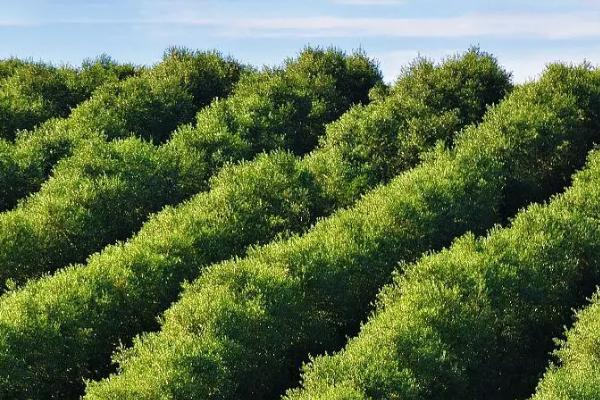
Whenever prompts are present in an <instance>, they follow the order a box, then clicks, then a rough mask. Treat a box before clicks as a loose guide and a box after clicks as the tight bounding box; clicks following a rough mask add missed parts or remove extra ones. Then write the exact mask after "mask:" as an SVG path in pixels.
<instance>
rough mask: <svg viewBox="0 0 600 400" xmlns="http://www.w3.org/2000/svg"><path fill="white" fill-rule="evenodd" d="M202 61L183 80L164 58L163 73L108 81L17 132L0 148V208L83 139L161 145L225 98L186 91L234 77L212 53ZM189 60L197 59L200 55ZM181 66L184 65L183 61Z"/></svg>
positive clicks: (227, 65)
mask: <svg viewBox="0 0 600 400" xmlns="http://www.w3.org/2000/svg"><path fill="white" fill-rule="evenodd" d="M206 57H207V59H208V61H209V62H208V63H207V64H203V63H201V62H198V63H194V62H192V63H191V64H192V67H193V68H197V69H201V67H202V68H204V71H203V73H200V72H196V73H194V74H191V73H190V74H187V75H185V74H184V75H183V76H184V77H188V79H187V80H185V79H184V81H182V80H181V76H177V75H175V73H176V72H177V73H179V72H182V71H185V67H181V68H180V70H177V69H176V67H175V65H176V62H175V61H173V60H170V59H169V60H165V63H168V64H169V65H168V66H163V65H162V64H159V65H158V66H156V67H155V68H156V69H160V70H162V71H164V73H163V75H160V74H159V76H157V77H153V76H152V73H151V71H150V72H146V73H142V74H141V75H139V76H132V77H130V78H128V79H125V80H123V81H121V82H112V81H109V82H108V83H106V84H105V85H101V86H100V87H99V88H98V89H96V90H95V91H94V93H93V95H92V96H91V98H90V99H89V100H87V101H84V102H82V103H81V104H79V105H78V106H77V107H76V108H75V109H73V111H72V113H71V115H70V117H69V118H67V119H64V120H52V121H48V122H47V123H44V124H42V125H41V126H40V127H39V128H37V129H35V130H33V131H24V132H21V133H20V134H19V135H18V137H17V139H16V141H15V144H14V145H13V146H4V145H3V146H1V147H0V151H2V154H1V155H0V159H3V160H6V161H5V162H6V164H7V165H8V166H10V167H11V168H12V169H8V170H4V169H2V170H0V183H1V184H2V185H1V186H2V189H1V192H0V193H1V194H2V196H1V197H0V210H5V209H8V208H11V207H13V206H14V205H15V204H16V202H17V200H18V199H20V198H23V197H24V196H26V195H27V194H29V193H31V192H33V191H35V190H37V189H38V188H39V187H40V185H41V184H42V182H43V181H44V180H45V179H46V178H47V176H48V174H49V173H50V171H51V169H52V167H53V166H54V164H55V163H56V162H57V161H58V160H59V159H62V158H64V157H67V156H69V155H71V154H72V153H73V151H74V149H76V148H77V147H78V146H79V145H80V144H81V143H85V142H86V141H87V140H88V139H89V138H93V137H98V136H101V137H106V138H108V139H115V138H123V137H128V136H139V137H144V138H147V139H153V140H156V141H164V140H166V139H167V138H168V135H169V134H170V133H171V132H172V131H173V130H174V129H175V128H176V127H177V126H178V125H180V124H183V123H187V122H190V121H191V120H192V119H193V116H194V112H195V111H196V109H197V104H199V103H202V102H204V103H203V104H202V105H206V104H207V103H208V101H209V100H210V99H211V98H213V97H218V96H225V95H227V94H228V92H216V93H205V94H204V96H203V97H202V99H195V98H194V97H193V95H192V94H191V93H190V92H189V90H188V88H191V87H192V86H194V85H195V86H200V83H198V82H193V78H195V77H197V78H198V79H207V80H211V81H218V80H219V79H221V78H223V79H229V78H232V79H235V78H236V77H237V75H235V74H231V75H232V76H229V75H227V74H223V73H222V70H223V69H228V68H229V69H232V70H235V69H236V68H237V67H236V66H237V64H236V63H235V62H233V61H231V60H222V62H221V63H220V64H219V63H218V62H216V59H215V57H216V55H214V54H213V53H208V55H207V56H206ZM190 58H191V59H193V60H196V58H197V59H199V60H203V59H204V53H198V54H194V55H193V56H190ZM182 63H184V64H186V65H187V64H189V59H185V60H183V61H182ZM169 71H172V73H170V72H169ZM166 75H168V76H166ZM232 84H233V83H228V84H224V85H223V86H225V87H229V85H232ZM211 86H214V87H218V86H219V85H217V84H216V83H213V85H211ZM15 166H16V167H15Z"/></svg>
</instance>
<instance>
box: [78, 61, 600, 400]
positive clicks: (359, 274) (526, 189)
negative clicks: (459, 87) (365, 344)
mask: <svg viewBox="0 0 600 400" xmlns="http://www.w3.org/2000/svg"><path fill="white" fill-rule="evenodd" d="M599 105H600V75H599V74H598V73H597V72H595V71H591V70H590V69H589V68H587V67H585V66H583V67H565V66H560V65H554V66H552V67H550V68H549V69H548V70H547V71H546V72H545V74H544V76H543V77H542V78H541V79H540V81H539V82H537V83H532V84H528V85H525V86H523V87H520V88H518V89H516V90H515V91H514V92H513V93H512V94H511V95H509V96H508V98H507V99H506V100H504V101H503V102H502V103H500V105H498V106H497V107H494V108H492V109H491V110H490V111H489V112H488V114H487V115H486V117H485V118H484V121H483V122H482V123H481V124H480V125H479V126H478V127H471V128H468V129H466V130H465V131H463V132H462V133H461V134H460V135H459V136H458V138H457V139H456V140H455V148H454V150H451V151H444V150H439V151H437V152H436V153H435V154H433V155H430V156H429V157H428V159H427V161H425V162H424V163H423V164H422V165H420V166H418V167H416V168H413V169H412V170H410V171H408V172H406V173H403V174H400V175H399V176H398V177H397V178H394V179H392V181H391V182H390V183H389V184H388V185H385V186H383V187H380V188H378V189H376V190H374V191H373V192H371V193H370V194H368V195H366V196H365V197H363V198H362V199H361V200H359V201H358V202H357V203H356V205H354V206H353V207H351V208H348V209H345V210H342V211H338V212H336V213H335V214H334V215H333V216H331V217H329V218H326V219H324V220H322V221H320V222H318V223H317V224H316V225H315V226H314V227H313V228H312V229H310V230H309V231H308V232H307V233H306V234H304V235H300V236H293V237H292V238H289V239H282V240H278V241H275V242H273V243H271V244H269V245H267V246H264V247H259V248H254V249H253V250H252V251H250V252H249V254H248V255H247V256H246V257H244V258H239V259H235V260H231V261H227V262H223V263H220V264H216V265H213V266H211V267H209V268H207V269H205V270H204V271H203V273H202V274H201V275H200V277H199V278H198V279H197V280H195V281H194V282H193V283H192V284H189V285H187V286H186V288H185V290H184V292H183V294H182V295H181V298H180V300H179V301H178V302H176V303H175V304H174V305H173V306H171V307H170V308H169V310H168V311H167V312H166V313H165V315H164V317H163V318H162V320H161V329H160V331H159V332H156V333H149V334H146V335H143V336H141V337H139V338H138V339H136V340H135V341H134V345H133V347H131V348H129V349H127V350H124V351H122V352H120V353H119V354H118V355H117V356H116V358H115V360H116V361H117V362H118V363H119V372H118V373H117V374H115V375H113V376H112V377H110V378H109V379H106V380H103V381H101V382H96V383H90V384H88V386H87V395H86V398H88V399H117V398H119V399H128V398H132V399H133V398H135V399H145V398H147V399H156V398H186V399H190V398H221V399H222V398H270V397H274V396H276V395H277V394H279V393H281V392H282V391H283V390H284V389H285V388H287V387H290V386H291V385H292V384H293V382H295V381H296V379H297V371H298V366H299V364H300V363H301V362H302V361H303V360H305V359H306V357H307V355H308V354H318V353H321V352H323V351H325V350H332V349H336V348H339V347H340V346H341V345H342V344H343V343H344V341H345V340H344V338H345V337H346V335H349V334H354V333H355V332H356V331H357V329H358V327H359V323H360V321H361V320H362V319H363V318H365V317H366V316H367V315H368V312H369V310H370V302H371V301H372V300H373V299H374V298H375V295H376V293H377V291H378V289H379V288H380V287H381V286H382V285H384V284H385V283H386V282H389V279H390V276H391V272H392V271H393V270H394V269H395V267H396V265H397V263H398V262H403V263H406V262H411V261H413V260H415V259H416V258H417V257H419V255H420V254H422V253H423V252H424V251H427V250H432V249H439V248H441V247H443V246H444V245H447V244H448V243H450V241H451V240H452V239H453V238H454V237H456V236H457V235H460V234H462V233H464V232H465V231H467V230H471V231H473V232H475V233H482V232H483V231H484V230H485V229H487V228H489V227H490V226H491V225H492V224H493V223H494V222H500V221H504V220H506V218H507V217H509V216H510V215H512V214H513V213H514V212H515V211H516V210H517V209H518V208H519V207H521V206H523V205H525V204H527V203H529V202H531V201H537V200H541V199H545V198H547V197H548V196H549V195H550V194H551V193H555V192H557V191H559V190H561V189H562V188H563V187H564V186H565V185H566V184H567V183H568V182H569V180H570V176H571V174H572V173H573V171H574V170H575V169H576V168H579V167H581V166H582V165H583V164H584V163H585V158H586V154H587V152H588V151H589V150H590V149H591V147H592V144H593V142H594V141H595V140H597V139H598V135H599V134H600V131H599V129H600V126H599V119H598V114H597V113H598V110H599V109H600V108H599V107H598V106H599ZM137 275H138V276H139V275H140V274H139V273H138V274H137ZM508 301H510V300H508ZM415 340H416V339H415ZM374 368H375V369H377V368H379V366H378V365H376V366H374ZM449 372H451V371H449ZM481 382H482V383H483V382H486V380H482V381H481Z"/></svg>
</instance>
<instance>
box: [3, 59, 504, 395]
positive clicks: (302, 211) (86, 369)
mask: <svg viewBox="0 0 600 400" xmlns="http://www.w3.org/2000/svg"><path fill="white" fill-rule="evenodd" d="M334 56H335V57H334ZM339 57H340V54H339V53H335V52H316V51H313V50H307V51H306V52H304V53H302V54H301V56H300V57H299V62H298V63H296V62H292V63H289V64H288V66H287V68H286V71H293V72H294V75H292V76H293V79H291V81H292V82H293V81H297V80H298V79H299V78H298V77H301V76H309V77H311V79H310V80H308V81H307V82H309V83H311V84H310V85H307V86H308V88H307V87H306V86H302V85H297V86H290V85H289V84H288V85H287V86H285V88H286V90H287V93H289V94H288V95H286V96H282V93H280V92H279V93H277V92H278V91H276V90H275V89H277V86H275V87H274V85H273V84H268V86H267V88H265V86H263V85H259V84H257V83H256V82H272V81H271V80H265V79H264V78H262V77H261V76H260V75H258V77H259V78H260V79H258V78H256V76H253V77H252V78H249V79H252V81H251V84H248V85H247V86H243V87H244V88H245V89H243V91H242V89H237V88H236V90H235V91H234V94H233V95H232V96H231V97H230V98H229V99H227V100H225V101H218V102H216V103H214V104H213V105H212V106H211V107H209V108H207V109H206V110H204V111H203V112H201V113H200V114H199V117H198V124H197V127H196V128H195V129H197V130H199V129H203V127H206V128H204V129H207V131H206V132H212V131H214V130H208V129H209V128H211V127H212V128H214V127H215V126H218V125H216V123H215V122H214V121H210V120H206V121H207V122H203V123H201V121H203V119H202V118H200V115H203V113H206V114H207V115H227V116H229V118H227V119H225V118H220V119H217V121H223V120H228V121H232V120H233V121H234V122H232V124H233V123H235V121H241V122H237V123H236V124H237V125H233V126H248V123H251V122H252V121H261V122H262V124H263V125H261V126H263V127H264V126H265V124H264V121H265V118H257V117H258V116H260V115H270V116H272V115H277V114H276V113H274V112H273V111H272V110H273V109H285V110H287V109H292V110H295V112H298V107H295V106H294V103H290V102H291V101H293V99H294V98H296V97H295V95H294V93H297V92H298V91H305V92H306V91H308V90H309V88H311V89H310V90H313V91H314V90H315V88H323V87H325V88H327V87H328V86H326V85H325V84H324V83H321V84H318V85H317V84H314V82H315V80H318V81H323V82H326V81H330V82H331V81H333V82H334V83H335V86H336V87H343V85H341V84H340V82H342V83H343V82H344V80H346V79H347V81H348V82H357V81H358V80H357V79H356V76H360V75H361V74H359V73H357V72H352V71H357V70H361V69H362V70H363V71H373V70H372V69H371V68H365V67H366V66H368V65H369V64H368V63H366V61H367V60H365V59H364V58H362V57H358V56H351V57H347V58H342V59H340V58H339ZM327 59H329V60H330V61H327V62H325V63H324V60H327ZM344 59H345V60H346V61H345V63H346V65H348V67H347V68H340V67H339V66H338V67H336V68H333V69H332V68H324V66H326V65H329V66H332V65H333V66H335V65H339V62H338V61H339V60H344ZM334 60H338V61H335V62H333V61H334ZM299 64H301V65H303V68H299ZM353 65H361V66H362V67H361V68H355V67H352V66H353ZM315 68H316V69H317V71H319V70H321V71H322V70H323V69H325V70H329V71H335V72H334V73H332V74H331V76H336V77H338V78H337V80H333V79H331V77H330V76H329V75H327V74H324V73H321V74H319V73H315V72H316V71H315ZM301 70H304V71H305V72H304V73H303V74H299V72H297V71H301ZM311 71H312V72H311ZM351 72H352V73H351ZM286 74H287V72H286ZM295 74H299V75H295ZM284 75H285V74H284ZM348 75H354V76H353V77H348ZM269 76H271V75H269ZM370 76H372V77H376V76H377V75H370ZM367 77H369V75H367ZM449 77H451V79H449ZM272 79H273V81H275V82H280V75H274V76H273V78H272ZM287 81H290V80H289V78H288V80H287ZM305 81H306V80H305ZM363 81H364V82H366V83H365V85H364V87H365V89H366V88H368V87H369V86H372V84H373V83H375V82H374V81H373V80H372V79H371V80H369V79H363ZM243 82H244V80H242V83H241V84H243ZM264 85H267V84H264ZM354 85H356V83H354ZM417 86H418V90H417V88H416V87H417ZM413 87H414V89H412V88H413ZM250 88H255V89H256V90H257V92H258V93H259V94H260V95H254V98H252V96H251V95H250ZM365 89H362V90H356V89H355V88H349V89H346V90H349V92H348V93H349V94H353V95H352V96H350V98H348V99H347V100H342V101H345V102H346V104H349V102H350V101H349V100H354V101H356V100H359V101H360V100H363V101H364V98H363V99H361V98H360V97H359V95H360V94H361V93H364V94H366V90H365ZM509 89H510V84H509V80H508V76H507V74H506V73H505V72H504V71H502V70H501V69H500V68H499V67H498V66H497V64H496V62H495V60H494V59H493V58H492V57H490V56H488V55H487V54H482V53H480V52H478V51H477V50H472V51H470V52H468V53H466V54H465V55H463V56H461V57H456V58H452V59H450V60H448V61H447V62H446V63H444V64H443V65H441V66H434V65H432V64H431V63H429V62H426V61H420V62H418V63H416V64H414V65H413V66H412V67H411V68H410V69H408V70H407V71H406V72H405V74H404V75H403V77H402V78H401V79H400V80H399V81H398V82H397V83H396V85H395V86H394V88H392V89H391V91H390V94H389V95H386V94H385V90H383V89H382V88H380V89H378V91H379V93H380V94H379V95H376V96H374V97H375V98H376V99H375V100H374V101H373V102H372V103H371V104H370V105H368V106H357V107H355V108H353V109H352V110H351V111H350V112H348V113H347V114H345V115H344V116H343V117H342V118H341V119H340V120H339V121H337V122H335V123H333V124H331V125H330V126H328V128H327V134H326V137H325V139H324V140H323V143H322V144H321V146H320V147H319V148H318V149H317V150H315V151H314V152H312V153H311V154H309V155H307V156H306V157H303V158H299V157H294V156H293V155H292V154H289V153H281V152H276V153H272V154H263V155H260V156H259V157H258V158H257V159H256V160H254V161H251V162H250V161H248V162H245V163H242V164H240V165H231V166H228V167H226V168H225V169H224V170H223V171H222V172H221V173H219V174H218V175H217V177H216V178H213V179H212V180H211V183H210V191H208V192H205V193H201V194H198V195H196V196H195V197H193V198H192V199H191V200H190V201H188V202H185V203H184V204H181V205H179V206H177V207H175V208H167V209H166V210H164V211H163V212H161V213H159V214H158V215H156V216H155V217H153V218H152V219H151V220H150V221H149V222H148V223H146V224H145V225H144V227H143V228H142V230H141V231H140V232H139V233H138V234H137V235H136V236H134V237H133V238H132V239H131V240H129V241H128V242H126V243H124V244H120V245H117V246H111V247H108V248H107V249H106V250H105V251H103V252H102V253H100V254H97V255H94V256H92V257H91V258H90V260H89V262H88V264H87V265H86V266H85V267H83V266H72V267H69V268H67V269H64V270H62V271H60V272H58V273H57V274H56V275H54V276H52V277H48V278H44V279H41V280H39V281H37V282H31V283H29V284H27V285H26V286H25V287H24V288H23V289H22V290H16V291H12V292H9V293H8V294H6V295H5V296H4V297H3V299H2V301H1V302H0V319H2V324H4V323H6V325H2V324H0V348H2V349H3V352H2V354H3V356H0V370H2V373H1V374H0V375H1V376H5V377H9V376H10V377H13V378H12V379H5V380H4V381H2V382H1V386H0V388H1V390H2V393H3V395H5V396H12V397H20V396H29V397H39V398H44V397H48V396H58V395H60V396H63V397H76V396H77V395H78V394H79V393H80V391H81V389H82V388H81V384H82V381H81V379H82V377H86V378H97V377H102V376H103V375H105V374H106V373H107V372H108V370H109V355H110V354H111V352H112V351H113V350H114V349H115V346H116V345H117V344H118V343H119V342H125V343H128V342H130V340H131V338H132V336H133V334H135V333H138V332H143V331H146V330H151V329H155V328H156V327H157V326H156V320H155V318H156V316H157V315H158V314H159V313H160V312H161V311H162V310H164V309H165V308H166V307H167V306H168V305H169V304H170V302H172V301H173V300H174V299H176V297H177V294H178V292H179V288H180V284H181V282H182V281H183V280H184V279H193V278H194V277H196V276H197V275H198V273H200V269H201V268H202V267H204V266H207V265H209V264H211V263H213V262H216V261H219V260H223V259H226V258H228V257H230V256H231V255H240V254H242V253H243V252H244V251H245V249H246V247H247V246H249V245H251V244H253V243H264V242H266V241H269V240H270V239H272V238H274V237H275V236H276V235H287V234H288V233H290V232H300V231H302V230H304V229H306V228H307V227H308V226H309V225H310V224H311V223H312V222H313V221H315V219H316V218H317V217H319V216H321V215H324V214H327V213H329V212H330V211H331V210H334V209H335V208H338V207H340V206H344V205H348V204H350V203H351V202H352V201H353V200H354V199H356V198H358V197H359V196H360V194H361V193H364V192H365V191H366V190H367V189H368V188H369V187H372V186H373V185H375V184H377V183H379V182H382V181H385V180H387V179H389V177H390V175H391V174H392V173H398V172H399V171H400V170H402V169H404V168H408V167H410V166H412V165H414V164H415V163H417V162H418V160H419V157H420V156H421V155H423V154H425V153H426V152H427V151H428V150H430V149H431V148H432V147H433V145H434V144H435V142H436V140H438V139H441V140H443V141H446V142H448V143H451V142H452V138H453V136H454V133H455V132H456V131H457V130H459V129H460V127H462V126H463V125H465V124H468V123H470V122H474V121H477V120H478V119H479V118H481V116H482V115H483V113H484V112H485V110H486V103H488V102H495V101H498V100H499V99H500V98H502V96H504V94H505V93H506V92H507V91H508V90H509ZM327 92H330V93H333V94H334V95H335V97H331V99H332V100H330V101H329V102H324V101H323V100H322V98H327V97H325V96H322V97H321V99H318V101H315V102H313V103H316V104H330V105H331V107H332V108H334V109H335V108H337V109H338V110H343V109H344V107H342V106H340V105H339V101H340V99H343V98H342V94H341V93H335V92H332V91H330V90H329V91H325V93H327ZM264 93H268V94H269V95H271V94H273V93H275V94H276V95H273V97H267V98H266V99H265V97H264V95H263V94H264ZM312 93H314V92H312ZM242 94H243V95H242ZM273 98H274V99H281V98H283V99H287V100H286V102H285V103H284V105H285V107H279V105H280V104H281V103H277V102H276V101H273V100H271V101H270V102H269V101H267V99H273ZM334 98H335V99H337V100H336V101H337V102H338V103H336V101H333V99H334ZM240 104H261V105H264V104H271V105H270V106H268V107H266V106H263V107H266V109H267V110H269V111H270V112H269V113H268V114H267V113H259V112H257V111H256V110H261V109H263V108H249V107H242V106H240ZM296 104H297V103H296ZM288 105H289V106H288ZM291 106H294V107H291ZM309 109H310V108H309ZM221 110H226V111H227V110H231V111H227V112H229V114H219V112H222V111H221ZM319 110H323V111H326V113H323V112H322V111H320V112H319V114H316V112H311V113H309V115H303V116H302V121H303V123H301V124H298V125H299V126H305V127H307V128H305V129H307V130H306V131H304V132H306V133H305V134H303V135H300V137H301V138H303V140H301V141H300V143H302V144H301V145H300V146H299V147H295V146H290V147H292V149H294V150H295V152H296V153H299V154H301V153H302V152H303V151H304V146H306V143H309V142H308V141H307V140H306V138H309V139H310V141H312V142H313V143H314V142H315V139H314V138H311V136H312V132H314V131H312V130H308V129H309V128H308V127H310V126H319V125H318V124H317V123H316V122H314V120H313V119H312V117H311V115H335V114H336V113H334V112H331V111H328V109H323V108H320V109H319ZM236 113H237V114H236ZM248 114H251V115H252V116H253V117H252V118H247V115H248ZM236 115H239V116H236ZM289 118H290V116H289V114H283V115H282V116H281V118H274V119H272V120H271V121H274V122H277V121H281V123H274V125H272V126H273V127H274V128H278V127H281V126H282V124H287V123H288V122H289ZM319 118H321V120H323V119H325V118H327V117H322V116H321V117H319ZM311 121H312V122H311ZM242 122H246V125H242ZM267 126H269V125H267ZM283 126H287V125H283ZM290 126H293V124H290ZM432 126H436V130H435V135H434V134H433V133H432V131H431V129H430V127H432ZM320 129H322V123H321V128H320ZM222 131H224V129H221V130H219V131H217V133H219V132H222ZM282 131H283V130H282V129H273V128H271V129H266V128H265V129H264V131H262V132H261V131H259V130H258V128H252V129H236V130H232V131H231V132H232V133H231V136H235V137H236V139H237V141H238V142H242V141H243V142H245V143H251V142H250V141H249V140H248V139H247V138H248V137H249V136H248V133H247V132H254V134H253V136H251V137H258V138H262V139H263V140H262V142H263V143H265V144H266V143H269V142H272V143H281V146H284V145H285V143H298V142H299V141H298V140H296V139H295V138H294V136H293V135H289V136H287V137H286V136H275V135H280V134H281V132H282ZM284 132H285V131H284ZM179 133H180V132H178V133H177V134H175V135H174V136H173V139H172V140H171V142H169V143H168V144H166V145H165V147H164V148H165V149H168V148H169V147H168V146H171V145H173V146H174V144H172V143H177V142H176V140H178V137H179V136H178V135H179ZM316 136H318V135H315V136H314V137H315V138H316ZM278 137H279V138H281V139H278ZM265 139H269V140H265ZM379 139H382V140H387V141H389V142H391V143H394V146H396V148H398V149H400V148H403V149H408V148H409V146H408V144H411V147H410V149H411V150H410V151H397V152H389V153H388V154H386V155H384V154H382V155H381V156H382V157H385V158H386V159H387V160H388V161H389V162H390V165H394V166H395V167H394V168H395V170H394V171H392V170H389V171H384V170H381V169H380V168H379V165H376V164H372V165H371V164H369V161H370V160H369V159H368V158H366V159H361V158H359V157H356V153H355V151H356V150H357V149H360V151H364V152H367V153H365V154H369V152H370V153H373V154H374V153H375V152H376V146H377V145H378V143H379ZM196 140H198V139H196ZM195 143H196V142H195V141H192V140H189V139H188V140H186V141H185V142H183V143H182V144H181V145H180V146H181V147H178V146H175V148H176V149H177V151H176V152H175V154H186V152H189V151H190V149H198V148H199V147H198V146H197V145H196V144H195ZM165 151H166V150H165ZM209 154H213V152H209ZM196 168H197V166H196ZM190 173H193V174H197V172H193V171H192V172H190ZM182 176H188V175H187V174H183V175H182ZM50 310H55V311H56V312H55V311H51V312H50V313H48V311H50ZM59 310H60V311H59ZM9 325H10V326H9ZM1 327H4V328H6V329H3V328H1ZM42 349H43V350H42ZM57 360H60V362H57ZM14 377H18V378H14Z"/></svg>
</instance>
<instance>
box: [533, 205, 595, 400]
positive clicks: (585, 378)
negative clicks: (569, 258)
mask: <svg viewBox="0 0 600 400" xmlns="http://www.w3.org/2000/svg"><path fill="white" fill-rule="evenodd" d="M594 200H595V199H594ZM596 216H597V214H596ZM595 222H596V226H594V228H595V229H596V230H597V229H598V227H597V219H596V221H595ZM597 237H598V236H596V238H595V239H597ZM586 244H587V243H586ZM594 261H596V263H595V264H594V266H596V264H597V260H594ZM596 283H598V282H597V281H596ZM555 355H556V356H557V357H558V363H557V364H552V365H551V366H550V368H549V370H548V371H547V372H546V375H545V376H544V378H543V379H542V381H541V382H540V384H539V385H538V388H537V393H536V394H535V396H533V397H532V399H533V400H589V399H598V398H600V292H596V293H595V295H594V296H593V298H592V300H591V304H590V305H589V306H588V307H586V308H584V309H583V310H581V311H580V312H579V313H578V314H577V321H576V323H575V326H573V328H571V329H570V330H569V331H568V332H567V337H566V339H565V340H564V341H561V348H560V349H558V350H557V351H556V352H555Z"/></svg>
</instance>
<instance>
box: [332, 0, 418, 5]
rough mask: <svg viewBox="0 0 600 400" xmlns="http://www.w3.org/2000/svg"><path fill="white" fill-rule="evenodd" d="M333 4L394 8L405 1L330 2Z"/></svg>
mask: <svg viewBox="0 0 600 400" xmlns="http://www.w3.org/2000/svg"><path fill="white" fill-rule="evenodd" d="M332 2H333V3H335V4H344V5H349V6H395V5H402V4H405V3H406V1H405V0H332Z"/></svg>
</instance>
